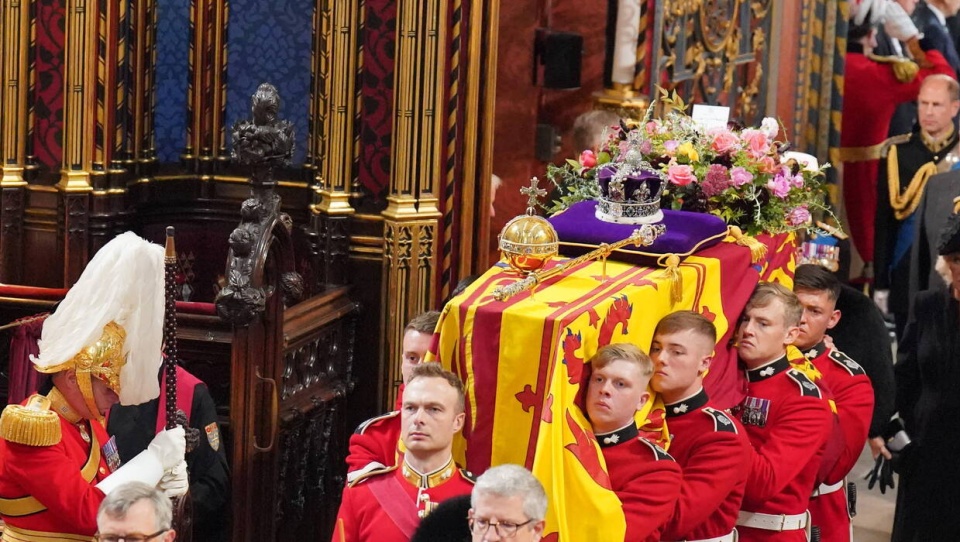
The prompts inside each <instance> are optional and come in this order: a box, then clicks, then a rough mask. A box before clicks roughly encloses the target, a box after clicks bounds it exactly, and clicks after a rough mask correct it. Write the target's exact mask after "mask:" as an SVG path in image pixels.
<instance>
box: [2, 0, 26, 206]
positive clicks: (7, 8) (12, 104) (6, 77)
mask: <svg viewBox="0 0 960 542" xmlns="http://www.w3.org/2000/svg"><path fill="white" fill-rule="evenodd" d="M30 10H31V3H30V2H25V1H21V2H4V3H3V4H2V5H0V36H2V41H0V58H2V59H4V61H3V62H2V63H0V76H2V77H3V90H2V91H0V144H2V148H0V152H2V153H3V154H2V156H0V158H2V162H0V170H2V172H3V177H2V180H0V183H2V186H3V187H4V188H8V187H17V186H23V185H24V184H25V182H24V180H23V173H24V165H25V162H26V142H27V92H28V86H29V84H28V81H27V73H28V65H29V63H28V62H26V58H27V50H28V48H29V38H30Z"/></svg>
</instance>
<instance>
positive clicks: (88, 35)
mask: <svg viewBox="0 0 960 542" xmlns="http://www.w3.org/2000/svg"><path fill="white" fill-rule="evenodd" d="M97 15H98V13H97V8H96V4H93V3H91V2H88V0H67V13H66V32H65V34H66V42H67V44H66V51H65V55H64V57H65V58H64V72H65V73H64V89H65V90H64V104H63V116H64V119H63V163H62V166H61V171H60V182H59V183H58V184H57V189H58V190H59V191H60V193H61V196H60V205H59V207H60V208H59V232H58V245H59V247H60V253H61V255H62V259H61V261H62V262H63V284H64V286H69V285H71V284H73V282H74V281H76V279H77V278H78V277H79V276H80V273H81V271H82V270H83V268H84V266H85V265H86V263H87V260H88V256H89V250H90V246H89V238H88V227H89V219H90V193H91V192H92V191H93V187H92V185H91V171H92V166H93V164H92V159H93V149H94V132H95V130H96V124H97V114H96V113H97V112H96V103H97V102H96V77H97V70H96V67H97V66H96V63H97V40H96V29H97Z"/></svg>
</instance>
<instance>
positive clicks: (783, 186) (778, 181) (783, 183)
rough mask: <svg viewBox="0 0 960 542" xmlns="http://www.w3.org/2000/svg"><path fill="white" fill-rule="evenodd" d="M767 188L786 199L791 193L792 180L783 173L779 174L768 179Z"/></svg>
mask: <svg viewBox="0 0 960 542" xmlns="http://www.w3.org/2000/svg"><path fill="white" fill-rule="evenodd" d="M767 190H769V191H770V192H771V193H773V195H774V196H776V197H778V198H780V199H785V198H786V197H787V194H789V193H790V180H789V179H787V178H786V177H784V176H783V175H777V176H775V177H774V178H772V179H770V180H769V181H767Z"/></svg>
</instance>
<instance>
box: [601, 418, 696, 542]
mask: <svg viewBox="0 0 960 542" xmlns="http://www.w3.org/2000/svg"><path fill="white" fill-rule="evenodd" d="M638 434H639V433H638V431H637V427H636V426H635V425H629V426H627V427H626V428H624V429H621V430H619V431H616V432H614V433H608V434H604V435H600V434H598V435H597V442H599V443H600V448H601V449H602V451H603V459H604V462H605V463H606V464H607V472H608V473H609V475H610V485H611V487H612V489H613V492H614V493H616V494H617V497H618V498H619V499H620V503H621V504H622V506H623V515H624V517H625V518H626V522H627V532H626V536H625V537H624V540H629V541H630V542H643V541H653V542H655V541H657V540H660V531H661V530H662V529H663V526H664V524H665V523H666V522H667V520H668V519H670V515H671V514H673V509H674V506H676V502H677V497H678V496H679V495H680V467H679V466H678V465H677V462H676V461H674V460H673V458H672V457H670V454H668V453H667V452H665V451H664V450H663V449H662V448H660V447H659V446H657V445H655V444H652V443H650V442H649V441H647V440H645V439H643V438H640V437H639V436H637V435H638Z"/></svg>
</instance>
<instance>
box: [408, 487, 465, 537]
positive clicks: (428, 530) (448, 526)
mask: <svg viewBox="0 0 960 542" xmlns="http://www.w3.org/2000/svg"><path fill="white" fill-rule="evenodd" d="M469 511H470V495H461V496H459V497H452V498H450V499H447V500H445V501H443V502H442V503H440V504H439V505H438V506H437V507H436V508H435V509H434V510H433V511H432V512H430V513H429V514H427V516H426V517H425V518H423V520H422V521H421V522H420V526H419V527H417V531H416V532H415V533H413V538H411V539H410V542H469V540H470V538H471V535H470V524H469V523H468V522H467V513H468V512H469Z"/></svg>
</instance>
